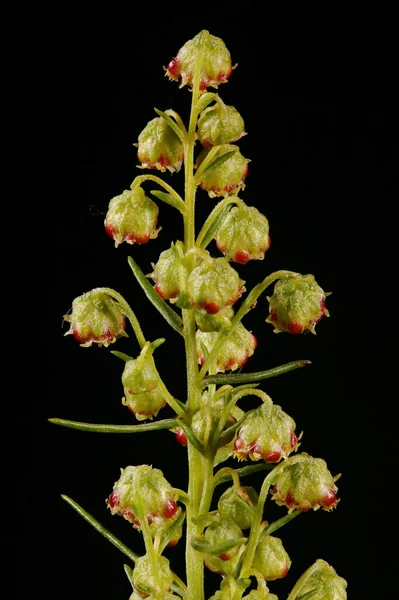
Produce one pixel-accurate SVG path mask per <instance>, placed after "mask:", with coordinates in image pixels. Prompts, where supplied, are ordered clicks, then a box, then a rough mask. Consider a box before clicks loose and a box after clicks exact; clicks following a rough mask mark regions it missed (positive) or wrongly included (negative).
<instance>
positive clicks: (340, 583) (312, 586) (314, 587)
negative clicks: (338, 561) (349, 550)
mask: <svg viewBox="0 0 399 600" xmlns="http://www.w3.org/2000/svg"><path fill="white" fill-rule="evenodd" d="M347 585H348V584H347V582H346V581H345V579H344V578H343V577H340V576H339V575H338V574H337V572H336V571H335V570H334V569H333V567H332V566H331V565H329V564H328V563H327V562H326V561H325V560H321V559H318V560H316V562H315V563H313V565H312V566H311V567H309V569H307V570H306V571H305V572H304V573H303V574H302V575H301V576H300V578H299V579H298V581H297V582H296V584H295V585H294V588H293V589H292V591H291V593H290V598H302V597H305V596H306V595H307V594H309V598H312V600H346V598H347V595H346V588H347ZM311 592H313V593H311Z"/></svg>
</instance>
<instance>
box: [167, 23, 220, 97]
mask: <svg viewBox="0 0 399 600" xmlns="http://www.w3.org/2000/svg"><path fill="white" fill-rule="evenodd" d="M198 54H200V55H201V59H200V60H201V71H200V77H199V89H200V90H201V91H202V90H205V89H206V88H207V87H209V86H210V87H215V88H217V87H218V86H219V85H220V84H221V83H226V82H227V80H228V78H229V77H230V75H231V71H232V66H231V57H230V52H229V51H228V50H227V48H226V46H225V43H224V42H223V40H222V39H220V38H218V37H215V36H214V35H211V34H210V33H209V32H208V31H206V30H203V31H201V32H200V33H199V34H198V35H196V36H195V37H194V38H193V39H192V40H189V41H188V42H186V43H185V44H184V46H183V47H182V48H180V50H179V52H178V53H177V56H175V58H173V59H172V60H171V61H170V63H169V64H168V66H167V68H166V69H165V70H166V75H167V76H168V77H169V79H171V80H174V81H179V79H180V78H181V84H180V87H183V86H185V85H190V86H192V84H193V78H194V70H195V65H196V64H197V58H198Z"/></svg>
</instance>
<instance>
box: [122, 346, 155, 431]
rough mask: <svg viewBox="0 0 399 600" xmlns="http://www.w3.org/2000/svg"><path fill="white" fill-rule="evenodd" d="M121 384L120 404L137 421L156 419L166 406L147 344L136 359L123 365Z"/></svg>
mask: <svg viewBox="0 0 399 600" xmlns="http://www.w3.org/2000/svg"><path fill="white" fill-rule="evenodd" d="M122 384H123V389H124V393H125V397H124V398H123V399H122V404H123V405H124V406H127V407H128V409H129V410H130V411H131V412H132V413H133V414H134V415H135V416H136V419H137V420H138V421H143V420H145V419H152V418H153V417H156V416H157V414H158V412H159V411H160V410H161V408H163V407H164V406H165V405H166V401H165V399H164V397H163V396H162V394H161V392H160V390H159V376H158V373H157V371H156V368H155V365H154V361H153V358H152V355H151V352H150V351H149V344H148V345H146V346H144V348H143V349H142V351H141V353H140V354H139V356H138V357H137V358H136V359H132V360H128V361H127V362H126V363H125V367H124V370H123V373H122Z"/></svg>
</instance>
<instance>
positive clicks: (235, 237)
mask: <svg viewBox="0 0 399 600" xmlns="http://www.w3.org/2000/svg"><path fill="white" fill-rule="evenodd" d="M215 241H216V244H217V247H218V248H219V250H220V251H221V252H223V254H224V255H225V257H226V258H227V260H234V261H235V262H237V263H240V264H245V263H247V262H248V261H249V260H263V258H264V256H265V252H266V250H267V249H268V248H269V246H270V237H269V222H268V220H267V219H266V217H265V216H264V215H262V214H261V213H260V212H259V211H258V209H257V208H255V207H254V206H247V205H246V204H244V203H242V204H240V205H239V206H234V207H233V208H232V209H231V211H230V212H229V213H228V215H227V217H226V218H225V219H224V221H223V223H222V225H221V227H220V228H219V230H218V232H217V234H216V236H215Z"/></svg>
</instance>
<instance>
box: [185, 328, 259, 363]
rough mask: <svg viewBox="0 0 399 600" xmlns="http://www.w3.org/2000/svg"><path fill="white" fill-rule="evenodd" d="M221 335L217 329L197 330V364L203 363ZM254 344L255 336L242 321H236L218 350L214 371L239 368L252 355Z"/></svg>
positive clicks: (255, 342)
mask: <svg viewBox="0 0 399 600" xmlns="http://www.w3.org/2000/svg"><path fill="white" fill-rule="evenodd" d="M221 335H223V334H221V333H218V332H217V331H209V332H205V331H200V330H197V332H196V334H195V339H196V345H197V357H198V362H199V364H201V365H202V364H204V362H205V360H206V358H207V357H208V355H209V354H210V352H211V350H212V349H213V347H214V345H215V344H216V342H217V341H218V340H219V338H220V336H221ZM256 346H257V339H256V337H255V336H254V335H253V334H252V333H251V332H250V331H248V329H245V327H244V325H243V324H242V323H238V325H236V327H235V328H234V331H233V332H232V333H231V334H230V335H229V336H228V337H227V338H226V340H225V342H224V344H223V345H222V347H221V349H220V350H219V353H218V355H217V357H216V363H215V366H216V371H217V372H219V373H224V372H225V371H228V370H230V371H236V370H237V369H240V368H241V367H243V366H244V365H245V364H246V362H247V361H248V358H249V357H250V356H252V355H253V353H254V351H255V348H256Z"/></svg>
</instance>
